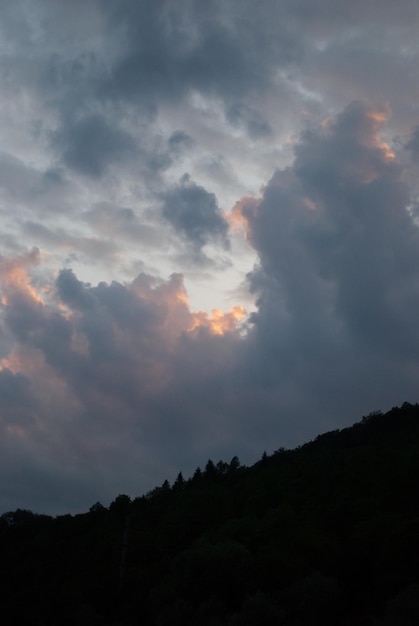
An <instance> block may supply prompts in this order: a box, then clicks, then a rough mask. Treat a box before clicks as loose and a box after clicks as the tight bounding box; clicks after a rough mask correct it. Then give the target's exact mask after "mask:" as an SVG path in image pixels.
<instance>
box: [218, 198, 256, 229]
mask: <svg viewBox="0 0 419 626" xmlns="http://www.w3.org/2000/svg"><path fill="white" fill-rule="evenodd" d="M259 203H260V200H259V199H258V198H252V197H249V196H244V197H243V198H240V200H237V202H236V204H235V205H234V206H233V208H232V209H231V212H230V213H225V214H224V216H225V219H226V220H227V222H228V224H229V226H230V229H231V230H232V232H239V231H240V230H242V231H243V232H244V238H245V239H246V240H247V239H248V238H249V234H250V226H249V219H248V217H247V214H248V213H251V214H252V213H254V212H255V211H256V209H257V207H258V205H259Z"/></svg>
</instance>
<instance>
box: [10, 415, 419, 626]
mask: <svg viewBox="0 0 419 626" xmlns="http://www.w3.org/2000/svg"><path fill="white" fill-rule="evenodd" d="M0 550H1V552H0V558H1V576H2V581H1V592H0V593H1V613H2V616H3V619H4V620H5V621H4V623H7V624H8V625H15V624H16V625H18V626H25V625H29V624H30V625H31V626H53V625H54V626H55V625H60V626H66V625H69V626H70V625H71V626H73V625H75V626H76V625H77V626H85V625H86V626H87V625H88V626H95V625H97V626H99V625H105V624H109V625H113V626H117V625H120V626H125V625H127V626H128V625H134V624H135V625H137V624H138V625H139V624H141V625H144V626H148V625H153V626H166V625H167V626H169V625H170V626H177V625H179V626H262V625H263V626H264V625H280V626H281V625H287V626H301V625H317V624H319V625H320V624H321V625H322V626H324V625H328V624H331V625H332V624H333V625H345V626H355V625H356V626H362V625H371V626H372V625H374V626H407V625H409V626H410V625H412V626H413V625H415V626H416V625H417V624H419V405H411V404H407V403H405V404H404V405H403V406H402V407H401V408H394V409H392V410H391V411H389V412H388V413H386V414H384V415H383V414H381V413H374V414H371V415H369V416H368V417H366V418H363V419H362V422H360V423H358V424H355V425H354V426H352V427H351V428H346V429H344V430H341V431H333V432H330V433H326V434H324V435H321V436H319V437H317V439H316V440H315V441H312V442H310V443H307V444H306V445H304V446H301V447H299V448H297V449H296V450H284V449H279V450H278V451H277V452H275V453H274V454H273V455H272V456H267V455H266V454H264V455H263V457H262V458H261V460H260V461H259V462H258V463H256V464H255V465H254V466H253V467H249V468H245V467H242V466H240V463H239V461H238V459H237V458H234V459H232V461H231V462H230V463H224V462H219V463H217V464H214V463H213V462H212V461H208V463H207V465H206V467H205V469H203V470H202V471H201V470H199V469H197V470H196V472H195V474H194V476H193V477H192V478H190V479H189V480H184V479H183V477H182V475H181V474H179V476H178V478H177V479H176V481H175V482H174V484H173V485H172V486H170V485H169V483H168V482H167V481H166V482H165V483H164V484H163V485H162V486H161V487H158V488H156V489H154V490H153V491H152V492H150V493H149V494H147V495H146V496H143V497H140V498H136V499H135V500H130V498H129V497H128V496H125V495H119V496H118V497H117V498H116V499H115V500H114V502H112V504H111V505H110V507H109V509H107V508H105V507H103V506H102V505H100V504H96V505H94V506H92V507H91V509H90V510H89V512H87V513H85V514H82V515H75V516H70V515H63V516H59V517H56V518H52V517H49V516H45V515H36V514H34V513H31V512H30V511H25V510H17V511H14V512H10V513H5V514H4V515H2V516H1V518H0Z"/></svg>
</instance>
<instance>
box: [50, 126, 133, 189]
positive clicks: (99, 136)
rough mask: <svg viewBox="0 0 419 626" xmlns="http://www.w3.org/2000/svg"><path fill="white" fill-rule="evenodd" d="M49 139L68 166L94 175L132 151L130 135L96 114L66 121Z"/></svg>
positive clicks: (129, 154)
mask: <svg viewBox="0 0 419 626" xmlns="http://www.w3.org/2000/svg"><path fill="white" fill-rule="evenodd" d="M53 143H54V145H55V146H56V148H57V150H58V151H59V152H60V153H61V155H62V159H63V161H64V163H65V164H66V165H67V166H68V167H70V168H72V169H74V170H76V171H78V172H81V173H83V174H87V175H89V176H94V177H98V176H101V175H102V174H103V173H104V172H105V170H106V168H107V167H108V166H109V165H110V164H111V163H113V162H115V161H118V160H119V159H122V160H126V159H128V158H135V155H136V145H135V142H134V140H133V138H132V137H131V136H130V135H129V134H128V133H126V132H124V131H122V130H119V129H118V128H115V126H109V124H108V123H107V122H106V120H105V119H104V118H103V117H102V116H100V115H90V116H88V117H85V118H83V119H80V120H77V121H75V122H74V123H71V124H69V125H66V127H65V128H63V129H61V130H60V131H58V132H57V133H56V134H55V135H54V137H53Z"/></svg>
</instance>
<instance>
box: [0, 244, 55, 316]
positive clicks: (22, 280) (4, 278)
mask: <svg viewBox="0 0 419 626" xmlns="http://www.w3.org/2000/svg"><path fill="white" fill-rule="evenodd" d="M40 257H41V255H40V252H39V249H38V248H32V250H31V251H30V252H28V253H27V254H23V255H20V256H17V257H12V258H5V257H1V258H0V283H1V286H2V294H1V303H2V304H3V305H7V304H10V300H11V299H12V298H13V294H16V293H19V294H20V295H24V296H26V297H27V298H28V299H29V300H32V301H34V302H38V303H40V304H43V303H44V301H43V299H42V298H41V297H40V296H39V294H38V293H37V292H36V290H35V289H34V288H33V286H32V284H31V277H30V274H29V268H30V267H34V266H36V265H39V263H40V261H41V258H40Z"/></svg>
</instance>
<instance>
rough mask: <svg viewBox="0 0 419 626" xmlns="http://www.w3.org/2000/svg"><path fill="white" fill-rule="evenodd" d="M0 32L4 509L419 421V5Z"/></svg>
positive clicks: (58, 24)
mask: <svg viewBox="0 0 419 626" xmlns="http://www.w3.org/2000/svg"><path fill="white" fill-rule="evenodd" d="M0 14H1V19H0V30H1V41H2V42H3V43H2V55H1V57H0V95H1V101H2V107H1V110H0V120H1V127H2V150H3V152H2V153H1V154H0V187H1V191H0V221H1V235H0V237H1V243H2V251H3V252H2V254H3V256H1V258H0V282H1V302H2V304H1V306H0V362H1V369H0V388H1V389H2V390H3V392H4V393H3V403H4V404H3V405H2V406H3V413H2V419H3V426H2V429H3V430H2V434H3V440H2V443H0V459H1V461H0V466H1V467H0V470H1V472H2V475H3V476H8V477H9V482H8V486H7V493H6V494H5V496H4V500H3V501H2V502H3V503H4V504H3V505H2V502H0V508H2V507H6V508H11V506H12V505H10V506H8V504H7V502H9V503H13V504H14V503H16V506H28V507H29V508H31V507H33V508H37V510H39V509H40V508H44V509H45V510H51V511H52V510H54V511H61V512H65V511H66V510H68V507H70V506H71V507H73V510H80V508H81V509H83V508H84V509H87V508H88V507H89V506H90V505H91V504H92V503H93V502H95V501H97V500H98V499H103V500H104V501H105V503H106V501H108V500H109V499H112V498H113V497H115V495H116V494H117V493H118V492H123V491H130V492H131V493H132V494H135V495H136V494H138V493H141V492H142V491H144V490H147V489H149V488H152V487H153V486H154V485H155V484H156V483H158V482H160V481H161V480H163V479H164V478H169V479H170V478H171V477H172V476H175V475H176V474H177V473H178V471H179V469H182V471H184V472H185V473H188V472H191V471H193V469H194V468H195V467H196V465H198V464H202V463H203V462H205V461H206V458H208V457H209V456H213V457H215V460H217V459H218V458H220V457H223V458H226V459H227V460H228V458H229V457H230V458H231V456H233V455H234V454H239V456H241V457H242V458H243V460H244V461H245V462H247V461H250V462H251V461H252V460H255V458H256V457H257V456H259V455H260V453H261V451H262V450H263V449H267V450H271V449H273V448H277V447H279V446H280V445H294V444H298V443H301V442H302V441H303V440H304V439H307V438H308V437H310V436H312V435H316V434H317V433H318V432H319V431H320V430H322V429H328V428H336V427H338V426H340V425H343V424H347V423H349V422H351V421H352V420H354V419H357V418H358V417H359V416H360V415H361V414H362V413H365V412H368V411H369V410H374V409H377V408H386V407H387V406H391V405H392V404H398V403H400V402H403V401H404V400H413V401H414V400H415V399H416V389H417V376H418V368H417V358H418V331H417V324H416V320H417V314H418V306H419V301H418V287H417V284H418V275H417V273H418V270H417V268H418V267H419V265H418V261H419V259H418V253H417V250H418V249H419V246H418V239H417V238H418V235H417V204H418V184H417V171H416V170H417V156H418V131H417V128H418V120H417V104H416V103H417V102H418V99H419V83H418V81H417V66H418V48H417V21H418V6H417V0H401V3H398V4H395V3H394V2H390V1H389V0H380V2H378V1H376V0H371V1H370V2H367V3H365V2H360V1H354V2H351V3H334V2H330V0H302V1H301V2H298V3H296V2H288V1H287V0H280V1H279V2H278V1H277V0H275V1H274V0H261V2H259V3H254V2H251V1H250V0H241V1H240V2H239V1H238V0H225V1H224V2H219V1H218V0H209V1H208V2H205V3H202V2H200V1H197V0H180V1H179V2H178V3H177V4H176V8H175V9H174V8H173V7H172V5H171V4H170V3H168V2H164V1H160V0H156V1H155V2H136V1H135V0H121V1H120V2H118V3H115V2H113V1H109V0H90V1H89V2H88V3H86V2H84V1H83V0H74V2H72V3H60V2H51V1H50V0H32V1H31V2H29V3H16V2H12V1H11V0H5V1H4V2H3V3H2V5H1V8H0ZM353 99H355V100H358V99H359V101H357V102H353V103H352V104H350V105H349V106H347V105H348V102H350V101H351V100H353ZM379 103H381V104H379ZM184 172H188V173H189V174H188V175H186V176H183V174H184ZM273 172H275V173H274V174H273V175H272V173H273ZM182 176H183V177H182ZM267 181H268V182H267ZM230 207H233V210H230ZM415 220H416V221H415ZM241 232H243V233H244V235H245V238H244V239H242V237H241ZM220 257H221V258H220ZM254 262H256V265H255V267H253V263H254ZM70 268H71V269H70ZM139 270H141V272H140V273H138V271H139ZM181 271H182V272H183V273H184V275H182V274H181V273H180V272H181ZM246 273H247V276H248V278H247V282H245V281H244V277H245V275H246ZM167 277H169V278H167ZM237 285H242V287H241V290H240V292H239V291H238V290H237V289H236V287H237ZM245 289H246V292H245V293H243V292H244V290H245ZM232 293H236V294H237V300H236V299H235V300H231V299H230V298H231V294H232ZM238 294H240V296H239V295H238ZM189 299H190V301H191V302H190V301H189ZM191 303H193V304H191ZM243 303H246V306H248V307H249V310H251V311H252V313H251V314H250V317H243V315H244V310H243V308H242V305H243ZM204 308H205V310H202V309H204ZM227 308H229V309H230V310H228V311H226V310H225V309H227ZM8 390H9V392H10V393H9V392H8ZM8 393H9V395H8ZM14 485H15V486H16V487H14ZM18 490H19V491H20V494H21V497H19V494H18V493H17V491H18ZM77 494H79V495H77ZM66 503H69V504H68V506H67V504H66Z"/></svg>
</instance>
